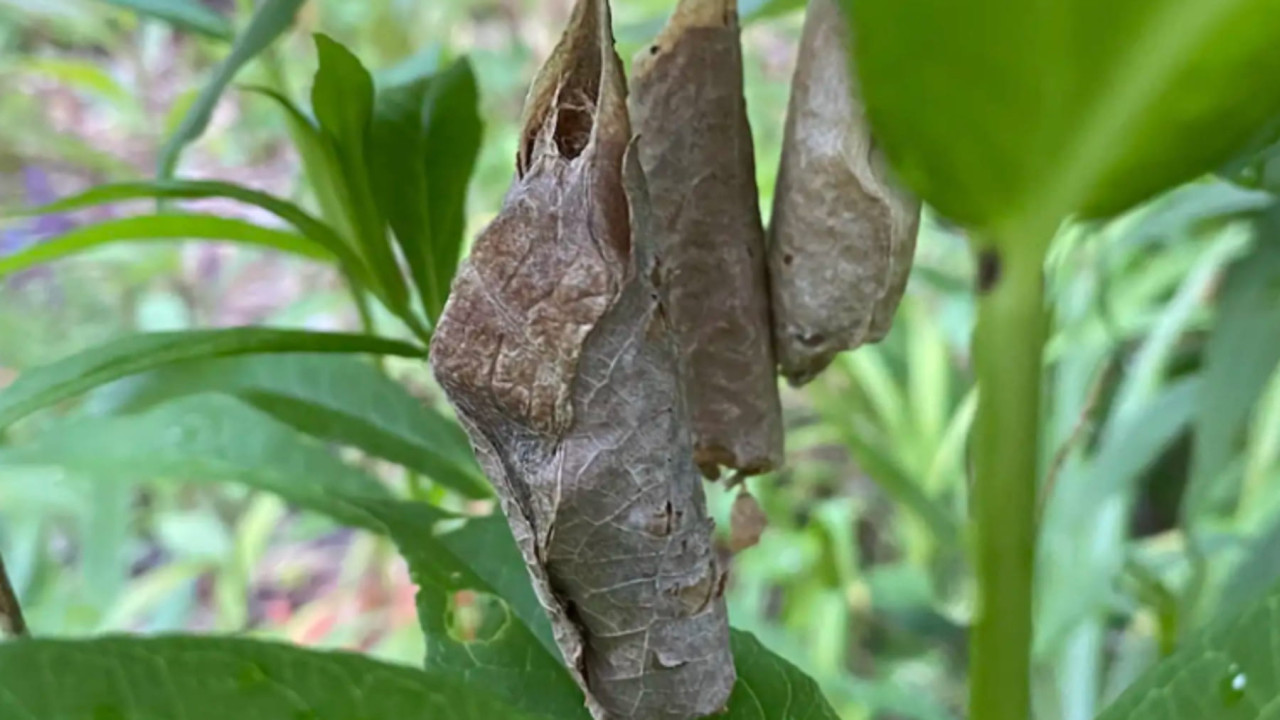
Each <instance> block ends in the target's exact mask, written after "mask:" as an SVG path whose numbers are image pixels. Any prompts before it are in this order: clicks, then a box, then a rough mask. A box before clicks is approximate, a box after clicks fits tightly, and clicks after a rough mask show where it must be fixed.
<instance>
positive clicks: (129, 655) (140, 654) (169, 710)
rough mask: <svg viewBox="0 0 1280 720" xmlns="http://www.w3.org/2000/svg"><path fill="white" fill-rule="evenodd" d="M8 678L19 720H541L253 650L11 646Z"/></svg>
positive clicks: (394, 671) (129, 643)
mask: <svg viewBox="0 0 1280 720" xmlns="http://www.w3.org/2000/svg"><path fill="white" fill-rule="evenodd" d="M0 677H3V678H4V686H3V689H2V690H0V715H3V716H4V717H5V718H9V719H11V720H73V719H74V720H88V719H89V718H92V719H93V720H158V719H159V718H165V719H166V720H169V719H177V718H181V719H182V720H224V719H225V718H236V719H237V720H494V719H495V718H504V719H506V718H510V719H511V720H531V718H530V716H528V715H521V714H518V713H516V712H514V711H513V710H512V709H511V708H509V707H504V706H502V705H500V704H499V703H497V702H495V701H494V700H493V699H492V695H491V694H489V693H485V692H482V691H477V690H475V689H472V688H462V687H456V686H451V685H449V684H447V683H445V682H441V681H440V680H439V679H438V678H433V677H431V676H429V675H427V674H425V673H423V672H422V671H420V670H414V669H412V668H406V667H400V666H396V665H388V664H385V663H381V662H377V661H375V660H371V659H369V658H366V657H361V656H358V655H352V654H347V653H334V652H320V651H315V650H304V649H302V648H295V647H290V646H287V645H280V644H276V643H267V642H261V641H255V640H244V639H225V638H212V637H200V638H194V637H162V638H123V637H108V638H99V639H94V640H79V641H74V640H31V641H27V642H21V643H7V644H4V645H0Z"/></svg>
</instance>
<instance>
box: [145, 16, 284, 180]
mask: <svg viewBox="0 0 1280 720" xmlns="http://www.w3.org/2000/svg"><path fill="white" fill-rule="evenodd" d="M304 2H306V0H263V1H262V3H261V4H260V5H258V9H257V11H256V12H254V14H253V18H252V19H251V20H250V21H249V25H248V26H247V27H246V28H245V29H244V32H242V33H241V34H240V36H239V37H237V38H236V41H235V43H234V44H232V46H231V53H230V54H229V55H227V57H226V59H224V60H223V61H222V63H221V64H219V65H218V68H217V69H216V70H215V71H214V73H213V77H211V78H209V81H208V82H207V83H206V84H205V86H204V89H202V90H201V91H200V96H199V97H197V98H196V101H195V102H194V103H192V105H191V109H190V110H188V111H187V114H186V116H185V117H184V118H183V119H182V124H181V125H179V126H178V131H177V132H175V133H174V134H173V137H171V138H169V141H168V142H167V143H165V146H164V148H163V149H162V150H161V151H160V163H159V169H158V171H157V173H156V174H157V175H158V176H160V177H162V178H169V177H173V173H174V171H175V170H177V167H178V156H179V155H180V154H181V153H182V150H183V148H185V147H186V146H187V145H189V144H190V143H192V142H195V140H196V138H198V137H200V136H201V135H202V134H204V131H205V128H206V127H208V126H209V119H210V118H211V117H213V108H214V106H215V105H217V104H218V99H219V98H221V97H222V92H223V91H224V90H226V88H227V85H229V84H230V83H231V80H232V78H234V77H235V76H236V74H237V73H238V72H240V68H242V67H244V66H245V65H246V64H248V63H249V61H250V60H253V59H254V58H255V57H257V55H258V53H261V52H262V51H263V50H265V49H267V47H268V46H269V45H271V43H273V42H275V39H276V38H277V37H279V36H280V35H281V34H282V33H283V32H284V31H285V30H288V29H289V26H290V25H292V24H293V18H294V16H295V15H296V14H297V12H298V8H300V7H302V4H303V3H304Z"/></svg>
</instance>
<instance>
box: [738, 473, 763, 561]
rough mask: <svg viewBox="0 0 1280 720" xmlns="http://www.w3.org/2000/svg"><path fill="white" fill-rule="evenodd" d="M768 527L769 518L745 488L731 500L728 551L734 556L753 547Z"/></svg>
mask: <svg viewBox="0 0 1280 720" xmlns="http://www.w3.org/2000/svg"><path fill="white" fill-rule="evenodd" d="M768 525H769V518H768V517H767V516H766V515H765V514H764V510H762V509H761V508H760V503H758V502H756V498H755V496H754V495H752V494H751V493H749V492H747V489H746V488H745V487H743V488H742V491H741V492H739V493H738V497H736V498H734V499H733V508H732V509H731V510H730V512H729V550H730V551H731V552H733V553H734V554H737V553H740V552H742V551H743V550H746V549H748V548H752V547H755V546H756V545H757V544H758V543H759V542H760V536H761V535H763V534H764V531H765V528H766V527H768Z"/></svg>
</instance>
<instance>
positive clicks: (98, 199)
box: [21, 178, 365, 275]
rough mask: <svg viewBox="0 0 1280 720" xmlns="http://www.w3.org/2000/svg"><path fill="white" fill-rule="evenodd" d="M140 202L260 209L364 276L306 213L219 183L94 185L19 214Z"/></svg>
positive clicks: (344, 248)
mask: <svg viewBox="0 0 1280 720" xmlns="http://www.w3.org/2000/svg"><path fill="white" fill-rule="evenodd" d="M141 198H161V199H166V200H198V199H203V198H229V199H231V200H238V201H240V202H242V203H245V204H247V205H253V206H255V207H259V208H262V209H263V210H266V211H267V212H269V213H272V214H273V215H275V216H276V217H278V218H280V219H281V220H284V221H285V222H287V223H289V224H290V225H292V226H293V227H294V228H296V229H297V231H298V232H300V233H302V234H303V235H304V236H306V237H307V239H309V240H311V241H312V242H314V243H315V244H316V245H319V246H320V247H322V248H324V249H325V250H328V251H329V252H330V253H332V254H333V256H334V257H336V258H338V261H339V262H340V263H342V265H343V266H344V267H346V268H347V269H348V270H352V271H355V272H357V273H358V274H360V275H364V274H365V270H364V266H363V263H362V262H361V261H360V258H359V257H357V256H356V255H355V253H353V252H352V251H351V248H350V247H349V246H348V245H347V244H346V242H345V241H344V240H343V239H342V236H341V235H339V234H338V233H337V232H336V231H335V230H334V229H333V228H331V227H329V226H328V225H326V224H325V223H324V222H322V221H320V220H318V219H316V218H315V217H313V216H312V215H311V214H310V213H308V212H307V211H306V210H303V209H302V208H300V207H298V206H297V205H295V204H293V203H291V202H289V201H288V200H282V199H280V198H278V197H276V196H274V195H271V194H268V193H264V192H260V191H258V190H254V189H253V188H248V187H245V186H243V185H237V184H235V183H230V182H223V181H220V180H181V179H176V178H175V179H173V180H153V181H142V182H126V183H112V184H107V185H98V186H96V187H93V188H91V189H89V190H87V191H85V192H83V193H80V194H79V195H73V196H71V197H68V198H63V199H61V200H58V201H56V202H53V203H50V204H48V205H42V206H40V207H36V208H30V209H25V210H23V211H22V212H21V215H47V214H50V213H60V212H68V211H71V210H80V209H82V208H86V207H92V206H94V205H104V204H107V203H116V202H124V201H126V200H138V199H141Z"/></svg>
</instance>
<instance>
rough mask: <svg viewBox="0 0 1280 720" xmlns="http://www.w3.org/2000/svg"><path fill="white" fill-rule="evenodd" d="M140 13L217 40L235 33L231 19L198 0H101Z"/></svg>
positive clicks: (230, 36)
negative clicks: (228, 19) (229, 20)
mask: <svg viewBox="0 0 1280 720" xmlns="http://www.w3.org/2000/svg"><path fill="white" fill-rule="evenodd" d="M103 1H104V2H106V3H109V4H111V5H115V6H116V7H121V8H125V9H126V10H132V11H134V12H136V13H138V14H139V15H144V16H148V17H153V18H157V19H159V20H163V21H165V22H167V23H169V24H170V25H173V26H174V27H176V28H179V29H182V30H190V31H191V32H197V33H200V34H201V35H208V36H209V37H212V38H217V39H219V40H230V39H231V38H232V37H234V36H235V33H233V32H232V30H231V23H230V22H228V21H227V19H226V18H225V17H223V16H222V15H219V14H218V13H217V12H216V11H214V10H212V9H210V8H209V7H208V6H206V5H205V4H204V3H202V2H200V0H103Z"/></svg>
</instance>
